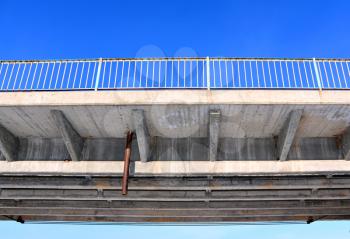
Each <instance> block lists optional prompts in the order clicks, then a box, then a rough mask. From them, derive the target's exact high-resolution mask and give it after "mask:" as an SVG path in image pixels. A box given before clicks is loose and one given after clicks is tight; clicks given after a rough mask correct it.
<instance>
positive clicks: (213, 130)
mask: <svg viewBox="0 0 350 239" xmlns="http://www.w3.org/2000/svg"><path fill="white" fill-rule="evenodd" d="M220 121H221V112H220V110H211V111H210V112H209V160H210V161H215V160H216V159H217V154H218V145H219V134H220Z"/></svg>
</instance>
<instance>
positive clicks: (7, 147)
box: [0, 124, 19, 161]
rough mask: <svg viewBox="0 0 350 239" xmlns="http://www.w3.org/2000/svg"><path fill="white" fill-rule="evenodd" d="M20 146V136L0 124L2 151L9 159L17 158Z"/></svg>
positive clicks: (0, 146) (0, 145)
mask: <svg viewBox="0 0 350 239" xmlns="http://www.w3.org/2000/svg"><path fill="white" fill-rule="evenodd" d="M18 147H19V140H18V138H17V137H16V136H15V135H13V134H12V133H11V132H10V131H9V130H7V129H6V128H5V127H4V126H2V125H1V124H0V151H1V153H2V154H3V155H4V157H5V158H6V160H7V161H14V160H16V159H17V156H18Z"/></svg>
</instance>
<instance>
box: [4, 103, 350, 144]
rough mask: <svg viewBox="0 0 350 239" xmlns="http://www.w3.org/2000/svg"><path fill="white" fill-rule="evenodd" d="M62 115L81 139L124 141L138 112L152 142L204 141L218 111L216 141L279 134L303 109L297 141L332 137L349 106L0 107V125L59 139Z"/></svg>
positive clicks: (21, 134) (347, 118)
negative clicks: (57, 114)
mask: <svg viewBox="0 0 350 239" xmlns="http://www.w3.org/2000/svg"><path fill="white" fill-rule="evenodd" d="M53 109H56V110H62V111H63V112H64V114H65V115H66V117H67V118H69V119H70V121H71V123H72V125H73V126H74V128H75V130H76V131H77V132H79V134H80V135H81V137H84V138H89V137H94V138H114V137H117V138H119V137H124V136H125V132H126V131H127V130H133V128H134V127H133V122H132V117H131V112H132V110H133V109H142V110H144V112H145V118H146V123H147V126H148V129H149V133H150V135H151V136H162V137H172V138H186V137H207V136H208V120H209V117H208V112H209V111H210V110H211V109H219V110H220V111H221V118H222V120H221V125H220V127H221V128H220V137H232V138H263V137H272V136H276V135H278V134H279V132H280V130H281V128H282V126H283V123H284V122H285V121H286V120H287V118H288V115H289V113H290V112H291V111H292V110H299V109H302V110H303V111H304V114H303V119H302V121H301V122H300V125H299V128H298V131H297V133H296V137H333V136H335V135H340V134H342V133H343V132H344V130H345V129H346V128H347V126H348V123H349V122H350V104H349V105H292V104H291V105H242V104H231V105H168V106H165V105H154V106H139V105H134V106H117V105H105V106H85V105H81V106H60V107H58V106H26V107H22V106H20V105H19V106H17V107H14V106H12V107H0V122H1V123H2V124H3V126H4V127H5V128H7V129H8V130H9V131H11V132H12V133H13V134H14V135H16V136H18V137H32V136H38V137H46V138H57V137H61V135H60V133H59V131H58V130H57V127H56V124H55V122H54V121H53V119H52V117H51V115H50V110H53Z"/></svg>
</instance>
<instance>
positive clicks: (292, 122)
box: [277, 110, 303, 161]
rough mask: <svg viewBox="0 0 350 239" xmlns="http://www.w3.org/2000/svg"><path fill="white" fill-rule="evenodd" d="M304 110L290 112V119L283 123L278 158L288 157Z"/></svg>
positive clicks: (278, 141) (278, 143)
mask: <svg viewBox="0 0 350 239" xmlns="http://www.w3.org/2000/svg"><path fill="white" fill-rule="evenodd" d="M302 114H303V111H302V110H293V111H291V112H290V114H289V116H288V119H287V120H286V122H285V123H284V125H283V128H282V130H281V131H280V134H279V135H278V140H277V153H278V159H279V160H280V161H284V160H286V159H287V157H288V153H289V150H290V147H291V146H292V144H293V140H294V136H295V133H296V132H297V129H298V126H299V122H300V119H301V115H302Z"/></svg>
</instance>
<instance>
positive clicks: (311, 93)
mask: <svg viewBox="0 0 350 239" xmlns="http://www.w3.org/2000/svg"><path fill="white" fill-rule="evenodd" d="M349 93H350V91H348V90H327V91H322V92H320V91H318V90H238V89H235V90H211V91H208V90H187V89H183V90H143V91H142V90H139V91H136V90H134V91H132V90H129V91H125V90H114V91H60V92H59V91H57V92H0V97H1V101H0V106H50V105H52V106H61V105H66V106H69V105H154V104H159V105H162V104H166V105H169V104H304V105H305V104H350V94H349Z"/></svg>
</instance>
